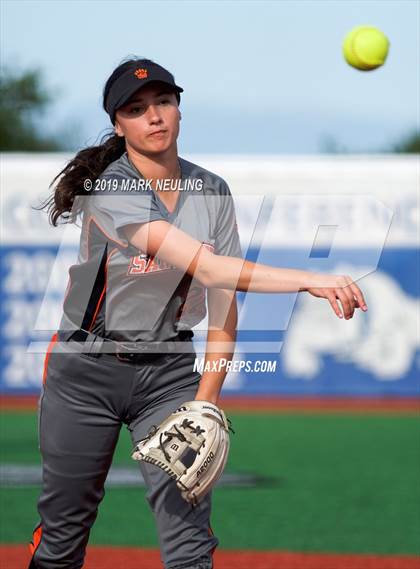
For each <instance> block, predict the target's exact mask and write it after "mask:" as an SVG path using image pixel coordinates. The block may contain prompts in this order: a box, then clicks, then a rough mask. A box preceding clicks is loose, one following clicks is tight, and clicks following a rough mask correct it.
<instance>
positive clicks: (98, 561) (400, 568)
mask: <svg viewBox="0 0 420 569" xmlns="http://www.w3.org/2000/svg"><path fill="white" fill-rule="evenodd" d="M29 559H30V554H29V549H28V547H27V546H24V545H13V546H12V545H11V546H7V545H2V546H0V566H1V567H4V568H6V567H7V569H24V568H25V567H27V565H28V563H29ZM84 569H162V564H161V562H160V557H159V552H158V551H157V550H155V549H139V548H132V547H131V548H123V547H97V546H92V547H89V548H88V553H87V557H86V563H85V565H84ZM214 569H420V559H419V558H416V557H411V556H410V557H409V556H405V555H398V556H396V555H393V556H384V555H337V554H321V553H313V554H310V553H289V552H282V551H223V550H219V551H216V553H215V556H214Z"/></svg>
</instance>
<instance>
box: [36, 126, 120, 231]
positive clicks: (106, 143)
mask: <svg viewBox="0 0 420 569" xmlns="http://www.w3.org/2000/svg"><path fill="white" fill-rule="evenodd" d="M124 152H125V138H124V137H121V136H117V135H116V134H114V133H112V134H106V135H104V136H103V138H102V140H101V142H100V144H99V146H90V147H89V148H84V149H83V150H81V151H80V152H78V153H77V154H76V156H75V157H74V158H73V160H71V161H70V162H69V163H68V164H67V165H66V166H65V168H63V170H61V172H60V173H59V174H57V176H56V177H55V178H54V180H53V181H52V182H51V184H50V187H51V186H53V185H54V183H55V182H56V180H58V179H59V178H60V177H61V176H62V177H61V179H60V180H59V182H58V183H57V185H56V187H55V190H54V193H53V195H52V196H50V197H49V198H48V199H47V200H46V202H44V204H43V205H42V206H41V207H39V208H37V209H44V208H46V209H47V212H48V217H49V221H50V223H51V224H52V225H54V226H57V225H58V220H59V219H60V217H61V219H62V220H63V222H64V223H66V222H67V223H74V222H75V221H76V219H77V216H78V214H79V213H80V211H81V206H80V205H79V206H77V207H76V206H75V207H73V204H74V200H75V197H76V196H83V195H86V196H87V195H89V192H88V191H86V190H85V187H84V182H85V180H86V179H87V178H89V179H90V180H91V181H92V183H93V182H94V181H95V180H96V178H98V177H99V176H100V174H101V173H102V172H103V171H104V170H105V168H106V167H107V166H108V165H109V164H111V162H114V160H117V159H118V158H119V157H120V156H122V154H124ZM78 201H79V204H81V203H82V202H83V200H78Z"/></svg>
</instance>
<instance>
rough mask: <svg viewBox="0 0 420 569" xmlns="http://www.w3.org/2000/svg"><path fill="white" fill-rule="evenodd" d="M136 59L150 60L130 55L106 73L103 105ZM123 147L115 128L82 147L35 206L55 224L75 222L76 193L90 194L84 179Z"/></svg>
mask: <svg viewBox="0 0 420 569" xmlns="http://www.w3.org/2000/svg"><path fill="white" fill-rule="evenodd" d="M136 61H151V60H146V59H144V58H138V57H133V56H130V57H129V59H125V60H123V62H122V63H121V64H120V65H119V66H118V67H117V68H116V69H114V71H113V72H112V74H111V75H110V76H109V78H108V80H107V82H106V83H105V87H104V90H103V107H104V109H105V102H106V98H107V96H108V93H109V90H110V88H111V85H112V84H113V83H114V81H115V80H116V79H117V78H118V77H119V76H120V75H121V74H122V73H124V71H125V70H126V69H127V68H128V67H130V65H131V64H132V63H133V62H136ZM125 150H126V147H125V138H124V137H120V136H117V135H116V134H115V133H114V131H113V130H112V131H111V132H109V133H107V134H105V135H104V136H103V137H102V139H101V142H100V144H99V146H90V147H89V148H84V149H83V150H81V151H80V152H78V153H77V154H76V156H75V157H74V158H73V160H71V161H70V162H69V163H68V164H67V165H66V166H65V168H63V170H61V172H60V173H59V174H57V176H56V177H55V178H54V180H53V181H52V182H51V184H50V186H49V187H50V188H51V186H53V185H54V183H55V182H56V181H57V180H59V181H58V183H57V185H56V187H55V189H54V192H53V194H52V196H50V197H49V198H48V199H47V200H46V201H45V202H44V203H43V204H42V205H41V206H40V207H37V208H35V209H38V210H41V209H46V210H47V213H48V217H49V221H50V223H51V224H52V225H54V226H57V225H58V221H59V219H60V218H61V219H62V220H63V222H64V223H74V222H75V221H76V220H77V216H78V215H79V213H80V212H81V209H82V206H81V205H80V204H81V202H83V200H78V202H76V203H77V206H74V207H73V204H74V201H75V197H76V196H83V195H89V192H87V191H86V190H85V188H84V181H85V180H86V179H87V178H89V179H90V180H91V181H92V183H94V181H95V180H96V179H97V178H98V176H100V174H101V173H102V172H103V171H104V170H105V168H106V167H107V166H108V165H109V164H111V162H114V160H118V158H120V156H122V155H123V154H124V152H125Z"/></svg>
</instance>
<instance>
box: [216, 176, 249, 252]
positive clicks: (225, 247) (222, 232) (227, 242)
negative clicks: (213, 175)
mask: <svg viewBox="0 0 420 569" xmlns="http://www.w3.org/2000/svg"><path fill="white" fill-rule="evenodd" d="M214 248H215V253H216V254H217V255H226V256H228V257H240V258H242V257H243V255H242V249H241V243H240V240H239V232H238V224H237V222H236V213H235V204H234V201H233V197H232V194H231V192H230V189H229V187H228V185H227V184H226V182H224V183H223V192H222V195H221V200H220V207H219V212H218V216H217V223H216V229H215V243H214Z"/></svg>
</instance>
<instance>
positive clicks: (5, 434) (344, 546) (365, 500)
mask: <svg viewBox="0 0 420 569" xmlns="http://www.w3.org/2000/svg"><path fill="white" fill-rule="evenodd" d="M229 416H230V417H231V419H232V422H233V425H234V428H235V430H236V434H235V435H233V436H232V448H231V454H230V458H229V463H228V468H227V471H228V472H235V473H252V474H256V475H260V476H263V477H268V478H269V480H267V482H266V483H264V484H261V485H258V487H255V488H239V487H238V488H226V487H225V488H218V489H217V490H216V491H215V494H214V506H213V517H212V526H213V530H214V532H215V533H216V535H217V536H218V537H219V538H220V541H221V544H222V546H223V548H237V549H261V550H264V549H284V550H289V551H300V552H304V551H312V552H315V551H319V552H337V553H380V554H401V553H404V554H411V555H413V554H419V553H420V538H419V536H420V451H419V447H420V421H419V419H418V417H416V416H414V415H411V416H410V415H407V416H405V415H399V416H387V415H385V414H384V415H360V414H353V415H352V414H342V415H340V414H325V415H323V414H307V413H302V414H299V413H295V414H287V413H278V414H276V413H261V414H249V415H248V414H242V413H241V414H239V413H236V414H233V413H231V414H230V415H229ZM0 434H1V462H2V463H4V464H22V465H25V464H28V465H30V464H39V463H40V457H39V455H38V446H37V444H38V443H37V419H36V414H35V413H34V412H11V411H10V412H9V411H7V412H3V413H2V415H1V424H0ZM130 450H131V445H130V442H129V437H128V433H127V432H126V430H125V429H123V430H122V432H121V437H120V442H119V444H118V448H117V451H116V455H115V459H114V462H115V464H117V465H121V466H123V465H126V466H133V461H132V460H131V458H130ZM38 493H39V489H38V488H30V487H28V488H25V487H2V488H1V490H0V495H1V509H2V512H3V514H2V524H1V528H0V541H1V542H2V543H26V542H28V541H29V540H30V537H31V533H32V529H33V526H34V525H35V524H36V523H37V521H38V517H37V512H36V499H37V496H38ZM90 543H92V544H107V545H134V546H145V547H154V546H157V545H158V542H157V536H156V531H155V527H154V522H153V518H152V515H151V513H150V511H149V509H148V505H147V503H146V501H145V499H144V489H142V488H140V489H139V488H127V489H124V488H114V487H113V488H109V489H108V491H107V493H106V496H105V498H104V501H103V502H102V505H101V507H100V511H99V516H98V519H97V522H96V524H95V526H94V529H93V530H92V533H91V539H90Z"/></svg>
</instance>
